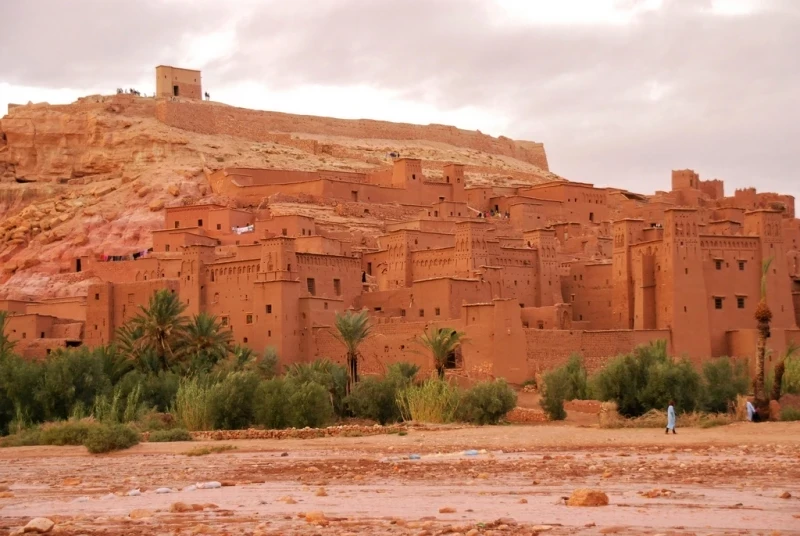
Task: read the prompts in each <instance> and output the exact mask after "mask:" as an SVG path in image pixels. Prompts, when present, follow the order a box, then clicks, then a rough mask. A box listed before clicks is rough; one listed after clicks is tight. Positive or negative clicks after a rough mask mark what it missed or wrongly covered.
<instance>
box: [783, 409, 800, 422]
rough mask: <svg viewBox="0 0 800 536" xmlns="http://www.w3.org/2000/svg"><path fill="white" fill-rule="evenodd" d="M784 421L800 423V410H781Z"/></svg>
mask: <svg viewBox="0 0 800 536" xmlns="http://www.w3.org/2000/svg"><path fill="white" fill-rule="evenodd" d="M781 420H782V421H800V409H797V408H781Z"/></svg>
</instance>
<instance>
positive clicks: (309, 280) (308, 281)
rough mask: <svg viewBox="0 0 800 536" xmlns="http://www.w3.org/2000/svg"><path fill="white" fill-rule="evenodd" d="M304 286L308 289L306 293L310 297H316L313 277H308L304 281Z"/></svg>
mask: <svg viewBox="0 0 800 536" xmlns="http://www.w3.org/2000/svg"><path fill="white" fill-rule="evenodd" d="M306 286H307V287H308V293H309V294H311V295H312V296H316V295H317V284H316V282H315V281H314V278H313V277H309V278H307V279H306Z"/></svg>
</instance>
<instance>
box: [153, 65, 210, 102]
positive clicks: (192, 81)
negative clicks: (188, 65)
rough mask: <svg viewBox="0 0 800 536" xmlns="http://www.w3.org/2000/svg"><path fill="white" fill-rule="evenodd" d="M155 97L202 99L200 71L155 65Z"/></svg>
mask: <svg viewBox="0 0 800 536" xmlns="http://www.w3.org/2000/svg"><path fill="white" fill-rule="evenodd" d="M156 97H186V98H189V99H202V98H203V84H202V79H201V75H200V71H195V70H192V69H181V68H179V67H170V66H169V65H159V66H158V67H156Z"/></svg>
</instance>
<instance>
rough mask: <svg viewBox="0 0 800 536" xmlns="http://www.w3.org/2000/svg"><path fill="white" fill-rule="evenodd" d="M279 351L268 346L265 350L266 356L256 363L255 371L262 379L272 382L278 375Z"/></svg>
mask: <svg viewBox="0 0 800 536" xmlns="http://www.w3.org/2000/svg"><path fill="white" fill-rule="evenodd" d="M279 368H280V367H279V364H278V350H277V348H275V347H274V346H267V347H266V348H265V349H264V355H262V356H261V359H258V360H257V361H256V363H255V370H256V371H257V372H258V374H260V375H261V377H262V378H266V379H268V380H271V379H272V378H274V377H275V376H277V375H278V369H279Z"/></svg>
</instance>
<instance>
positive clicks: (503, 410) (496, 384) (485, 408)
mask: <svg viewBox="0 0 800 536" xmlns="http://www.w3.org/2000/svg"><path fill="white" fill-rule="evenodd" d="M516 405H517V393H515V392H514V390H513V389H511V387H509V386H508V384H507V383H506V381H505V380H502V379H500V380H494V381H485V382H480V383H477V384H476V385H475V386H474V387H472V388H471V389H469V390H467V392H466V393H464V394H463V395H462V397H461V402H460V404H459V406H458V412H457V414H456V415H457V418H458V420H459V421H464V422H471V423H475V424H481V425H483V424H497V423H498V422H500V419H502V418H503V417H505V416H506V414H507V413H508V412H509V411H511V410H512V409H514V408H515V407H516Z"/></svg>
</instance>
